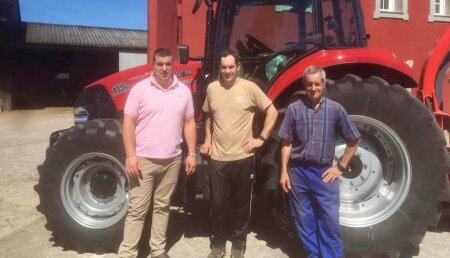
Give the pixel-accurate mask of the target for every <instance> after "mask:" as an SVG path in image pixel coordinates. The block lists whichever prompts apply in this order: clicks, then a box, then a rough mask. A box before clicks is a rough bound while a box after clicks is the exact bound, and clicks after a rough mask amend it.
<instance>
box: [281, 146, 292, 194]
mask: <svg viewBox="0 0 450 258" xmlns="http://www.w3.org/2000/svg"><path fill="white" fill-rule="evenodd" d="M291 150H292V142H290V141H288V140H285V139H283V142H282V144H281V171H280V182H279V183H280V187H281V189H283V191H284V192H285V193H288V192H289V190H291V180H290V179H289V175H288V172H287V171H288V167H287V165H288V162H289V157H290V156H291Z"/></svg>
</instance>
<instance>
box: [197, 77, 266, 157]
mask: <svg viewBox="0 0 450 258" xmlns="http://www.w3.org/2000/svg"><path fill="white" fill-rule="evenodd" d="M270 104H272V101H271V100H270V99H269V98H268V97H267V96H266V95H265V94H264V92H262V90H261V89H260V88H259V87H258V86H257V85H256V84H255V83H253V82H251V81H248V80H245V79H242V78H237V80H236V82H235V84H234V85H233V86H231V87H230V88H225V87H223V86H222V85H221V84H220V82H219V81H214V82H212V83H210V84H209V85H208V89H207V91H206V100H205V103H204V104H203V111H205V112H207V113H209V116H210V118H211V127H212V154H211V158H212V159H214V160H221V161H232V160H240V159H244V158H247V157H250V156H252V155H253V154H252V153H245V152H244V149H243V148H242V145H243V143H244V142H245V140H247V139H248V138H250V137H252V123H253V117H254V115H255V112H256V111H258V110H265V109H266V108H267V107H269V106H270Z"/></svg>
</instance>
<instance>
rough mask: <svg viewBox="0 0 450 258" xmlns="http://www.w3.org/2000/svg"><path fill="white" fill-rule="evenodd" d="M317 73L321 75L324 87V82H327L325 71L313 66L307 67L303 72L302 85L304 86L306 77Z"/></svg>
mask: <svg viewBox="0 0 450 258" xmlns="http://www.w3.org/2000/svg"><path fill="white" fill-rule="evenodd" d="M317 72H320V73H321V74H322V83H323V84H324V85H325V81H326V80H327V78H326V74H325V70H324V69H322V68H321V67H318V66H315V65H311V66H308V67H307V68H306V69H305V71H304V72H303V84H305V85H306V75H311V74H315V73H317Z"/></svg>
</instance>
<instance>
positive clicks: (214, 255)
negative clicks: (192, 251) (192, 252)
mask: <svg viewBox="0 0 450 258" xmlns="http://www.w3.org/2000/svg"><path fill="white" fill-rule="evenodd" d="M225 255H226V252H225V247H213V248H212V249H211V252H210V253H209V254H208V258H223V257H225Z"/></svg>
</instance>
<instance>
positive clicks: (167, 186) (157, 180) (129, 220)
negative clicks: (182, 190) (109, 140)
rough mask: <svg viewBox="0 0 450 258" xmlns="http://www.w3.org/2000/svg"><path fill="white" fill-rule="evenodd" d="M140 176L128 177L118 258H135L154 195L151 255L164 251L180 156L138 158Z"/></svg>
mask: <svg viewBox="0 0 450 258" xmlns="http://www.w3.org/2000/svg"><path fill="white" fill-rule="evenodd" d="M139 162H140V164H141V173H142V177H139V178H130V185H131V191H130V199H129V208H128V214H127V217H126V219H125V229H124V235H123V241H122V244H121V245H120V247H119V252H118V255H119V257H127V258H128V257H137V254H138V250H137V248H138V244H139V239H140V238H141V234H142V229H143V226H144V221H145V217H146V216H147V212H148V210H149V207H150V203H151V200H152V195H153V215H152V224H151V237H150V248H151V256H152V257H154V256H158V255H160V254H162V253H163V252H165V250H164V248H165V246H166V231H167V224H168V221H169V211H170V209H169V208H170V200H171V198H172V195H173V193H174V191H175V188H176V185H177V181H178V175H179V171H180V166H181V157H180V156H178V157H175V158H170V159H147V158H139Z"/></svg>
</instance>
